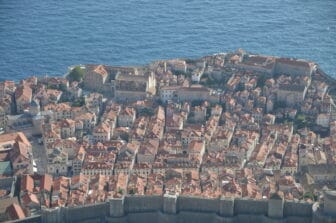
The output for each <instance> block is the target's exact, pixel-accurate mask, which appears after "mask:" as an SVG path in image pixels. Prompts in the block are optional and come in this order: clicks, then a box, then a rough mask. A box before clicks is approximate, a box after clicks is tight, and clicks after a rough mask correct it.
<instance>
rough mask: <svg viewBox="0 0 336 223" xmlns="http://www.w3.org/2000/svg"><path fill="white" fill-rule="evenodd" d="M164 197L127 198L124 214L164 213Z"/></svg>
mask: <svg viewBox="0 0 336 223" xmlns="http://www.w3.org/2000/svg"><path fill="white" fill-rule="evenodd" d="M162 205H163V197H162V196H130V197H125V200H124V212H125V214H128V213H137V212H155V211H162Z"/></svg>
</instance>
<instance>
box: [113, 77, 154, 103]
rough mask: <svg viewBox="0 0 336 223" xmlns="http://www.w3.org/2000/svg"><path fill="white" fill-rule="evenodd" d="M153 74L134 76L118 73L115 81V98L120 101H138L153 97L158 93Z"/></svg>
mask: <svg viewBox="0 0 336 223" xmlns="http://www.w3.org/2000/svg"><path fill="white" fill-rule="evenodd" d="M155 87H156V80H155V77H154V74H153V73H150V74H144V75H133V74H126V73H118V74H117V75H116V78H115V81H114V89H115V90H114V96H115V99H116V100H118V101H137V100H144V99H146V98H147V97H152V96H154V95H155V93H156V89H155Z"/></svg>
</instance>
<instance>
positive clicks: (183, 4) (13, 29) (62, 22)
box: [0, 0, 336, 80]
mask: <svg viewBox="0 0 336 223" xmlns="http://www.w3.org/2000/svg"><path fill="white" fill-rule="evenodd" d="M238 48H243V49H245V50H247V51H250V52H255V53H260V54H268V55H276V56H286V57H297V58H304V59H309V60H313V61H316V62H317V63H319V64H320V65H321V67H322V68H323V69H324V70H325V71H326V72H327V73H329V74H330V75H332V76H334V77H336V0H320V1H318V0H249V1H246V0H235V1H232V0H231V1H228V0H170V1H157V0H137V1H136V0H94V1H93V0H65V1H61V0H0V78H1V79H16V80H18V79H21V78H23V77H26V76H28V75H43V74H49V75H62V74H64V73H65V72H66V70H67V67H68V66H70V65H74V64H85V63H103V64H111V65H141V64H146V63H149V62H151V61H154V60H157V59H168V58H177V57H191V58H194V57H200V56H204V55H209V54H213V53H218V52H224V51H234V50H236V49H238Z"/></svg>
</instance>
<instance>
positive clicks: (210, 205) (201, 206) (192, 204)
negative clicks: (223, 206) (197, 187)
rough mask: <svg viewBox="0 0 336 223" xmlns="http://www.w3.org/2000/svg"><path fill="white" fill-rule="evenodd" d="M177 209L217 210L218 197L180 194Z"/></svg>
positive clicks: (215, 211) (195, 210) (216, 211)
mask: <svg viewBox="0 0 336 223" xmlns="http://www.w3.org/2000/svg"><path fill="white" fill-rule="evenodd" d="M177 209H178V211H190V212H214V213H218V212H219V211H218V210H219V199H206V198H200V197H188V196H180V197H178V199H177Z"/></svg>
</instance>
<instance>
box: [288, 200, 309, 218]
mask: <svg viewBox="0 0 336 223" xmlns="http://www.w3.org/2000/svg"><path fill="white" fill-rule="evenodd" d="M284 216H285V217H291V216H296V217H310V218H311V216H312V204H309V203H304V202H291V201H286V202H285V204H284Z"/></svg>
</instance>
